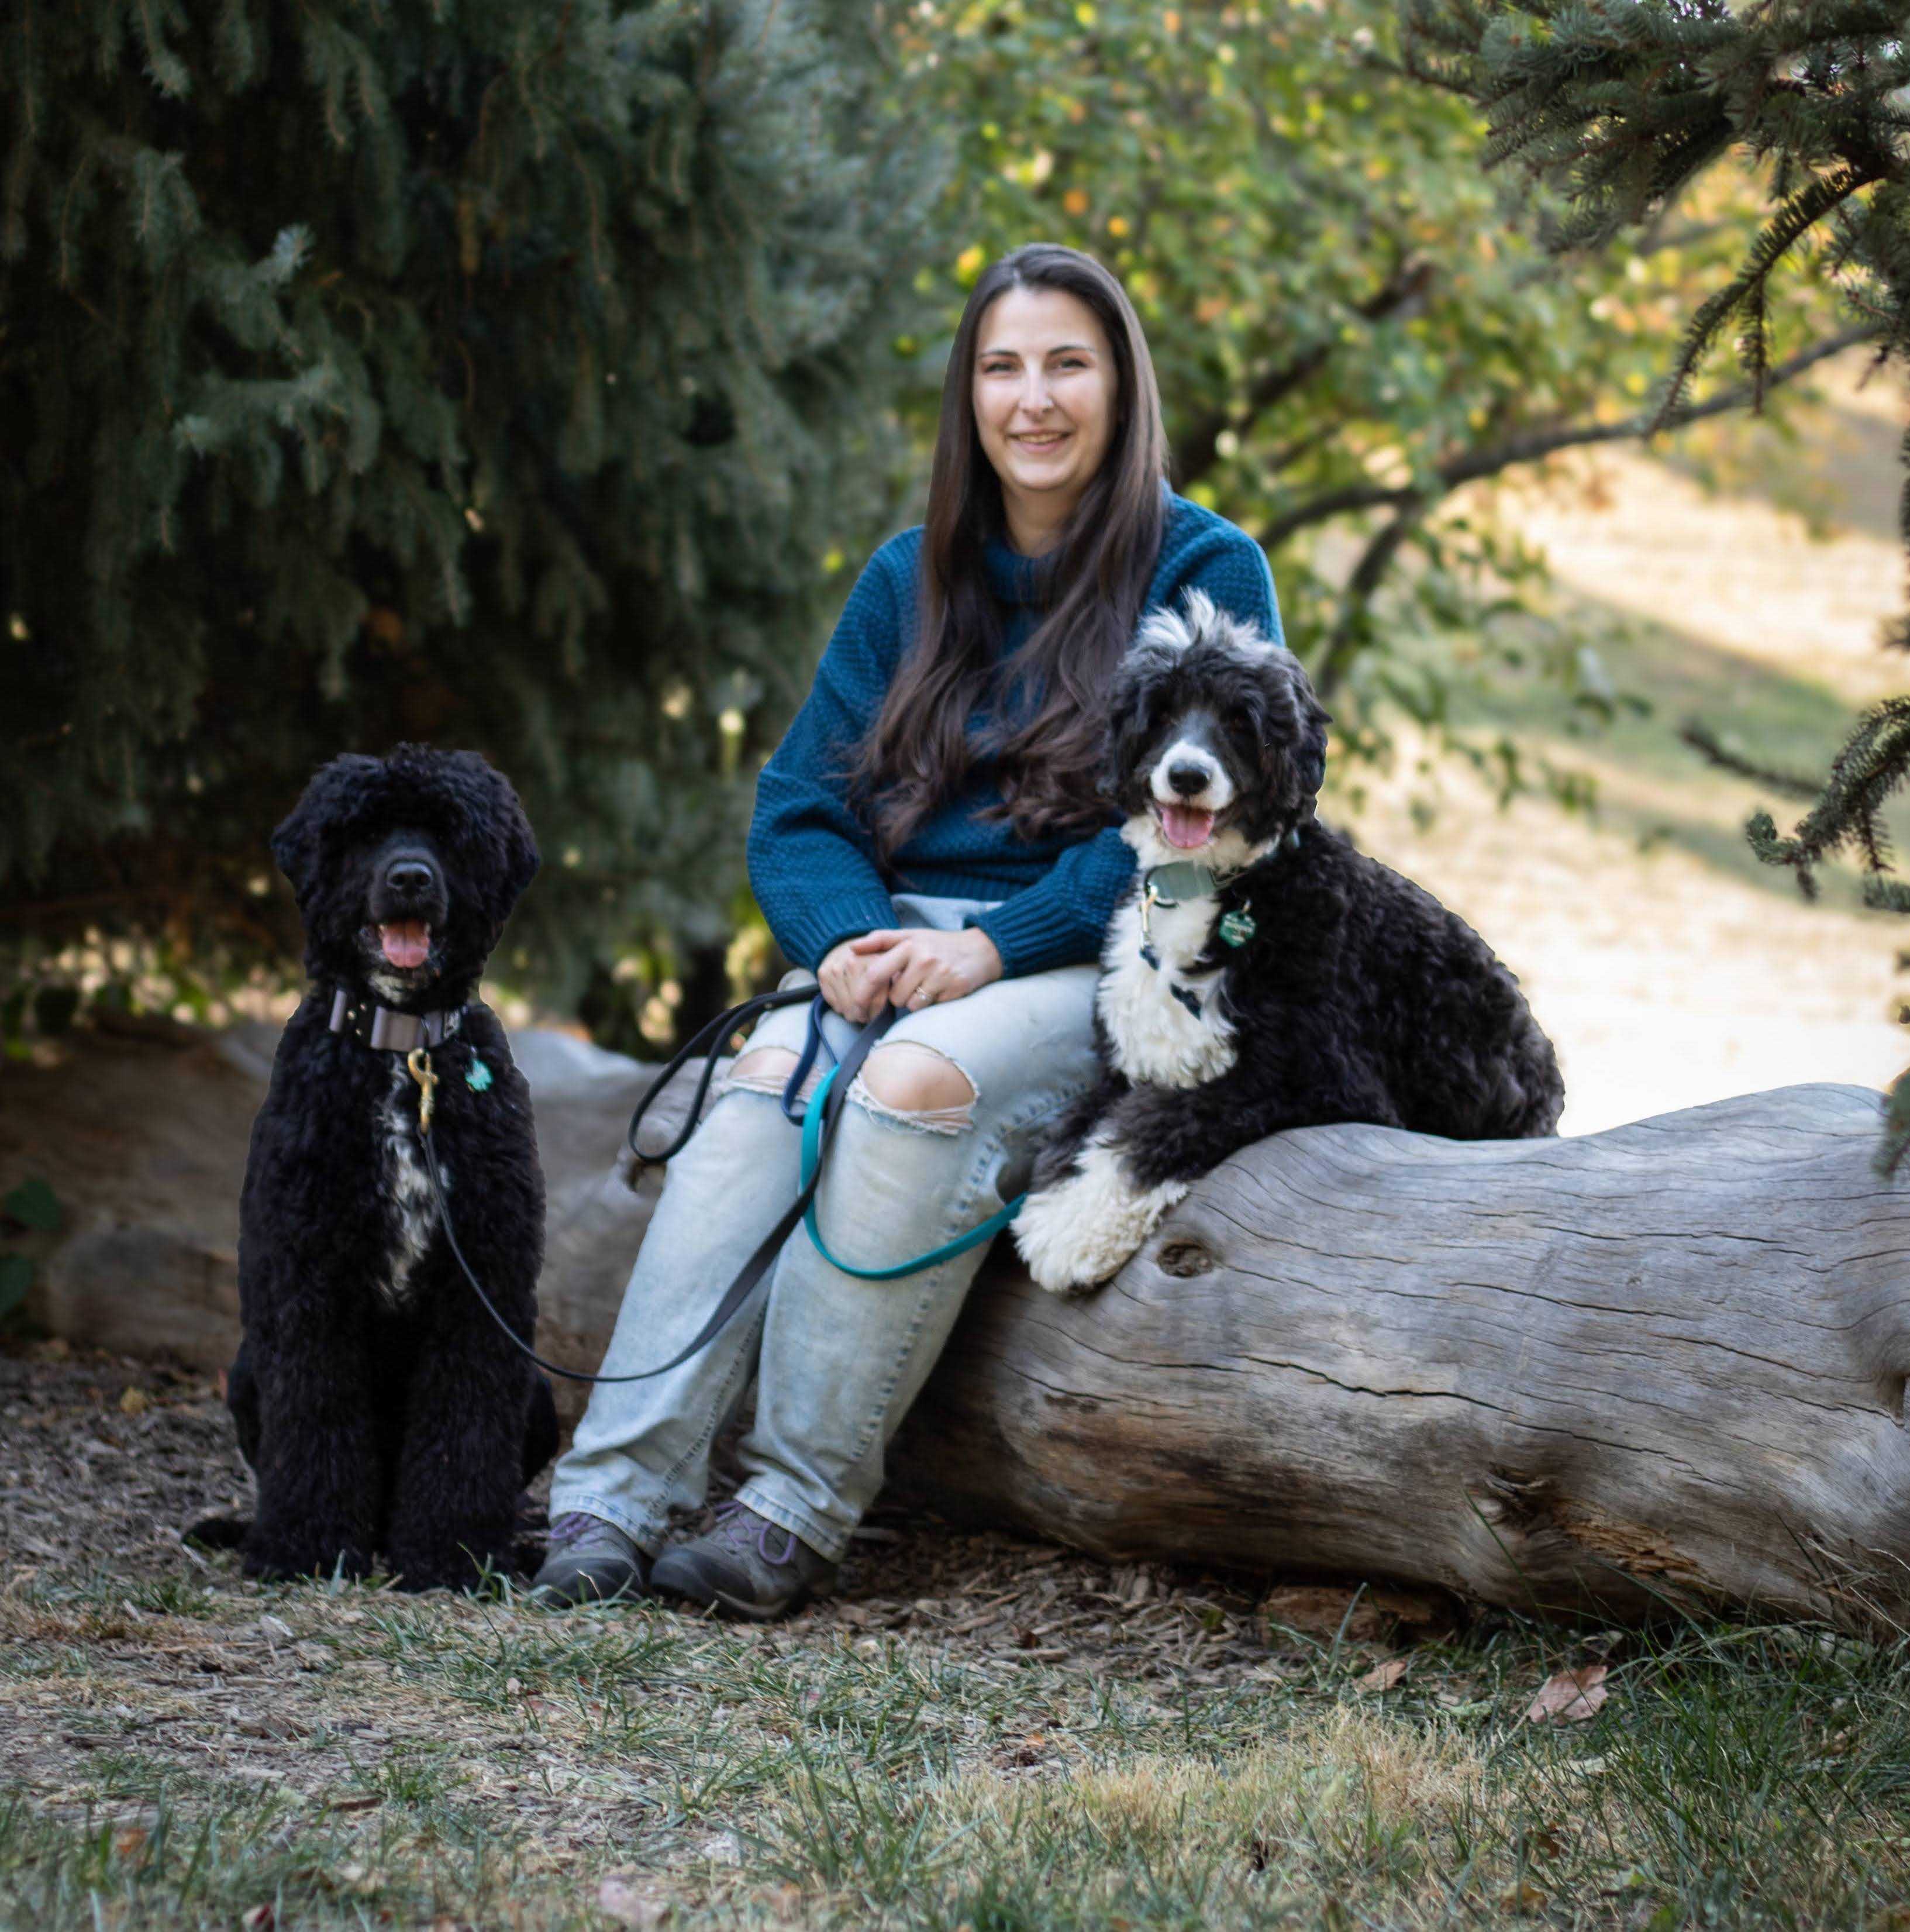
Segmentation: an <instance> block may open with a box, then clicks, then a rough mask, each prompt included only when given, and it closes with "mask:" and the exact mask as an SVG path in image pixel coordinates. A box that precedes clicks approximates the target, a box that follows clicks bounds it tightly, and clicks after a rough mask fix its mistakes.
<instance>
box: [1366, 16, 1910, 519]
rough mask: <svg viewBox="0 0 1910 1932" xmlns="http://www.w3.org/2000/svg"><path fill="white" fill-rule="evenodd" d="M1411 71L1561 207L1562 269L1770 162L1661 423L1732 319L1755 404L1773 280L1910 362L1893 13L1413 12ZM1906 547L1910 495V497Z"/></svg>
mask: <svg viewBox="0 0 1910 1932" xmlns="http://www.w3.org/2000/svg"><path fill="white" fill-rule="evenodd" d="M1404 12H1405V20H1406V27H1407V31H1406V49H1407V53H1408V64H1409V66H1410V68H1411V71H1414V72H1415V73H1417V74H1419V75H1420V76H1421V77H1423V78H1426V79H1429V80H1435V81H1437V82H1438V83H1440V84H1441V85H1442V86H1444V87H1446V88H1448V89H1451V90H1453V92H1456V93H1457V94H1459V95H1461V96H1462V97H1463V98H1468V99H1470V100H1472V101H1476V102H1477V104H1479V105H1480V107H1482V108H1483V110H1485V112H1486V116H1487V119H1488V121H1489V124H1490V127H1491V128H1492V138H1491V139H1490V141H1489V142H1488V144H1487V147H1486V160H1487V162H1488V163H1489V164H1495V163H1500V162H1503V161H1508V160H1516V161H1518V162H1519V163H1522V166H1524V168H1525V170H1526V172H1527V173H1528V175H1529V176H1530V178H1532V179H1533V180H1534V181H1540V182H1543V183H1545V184H1548V185H1549V187H1552V189H1554V190H1556V191H1558V193H1560V194H1561V195H1562V196H1564V201H1565V203H1566V208H1565V212H1564V215H1563V217H1562V218H1561V219H1560V220H1557V221H1556V222H1555V223H1552V225H1551V226H1550V228H1549V233H1548V236H1547V239H1548V241H1549V245H1550V246H1551V247H1552V249H1553V250H1554V251H1555V252H1557V253H1561V254H1563V253H1565V252H1567V251H1572V250H1575V249H1578V248H1583V247H1585V246H1588V245H1603V244H1604V243H1606V242H1609V241H1611V240H1612V239H1614V238H1615V236H1618V235H1620V234H1621V233H1623V232H1624V231H1625V230H1627V229H1631V228H1635V227H1637V226H1642V225H1645V224H1648V223H1651V222H1653V221H1655V220H1657V219H1659V218H1660V217H1662V216H1663V214H1665V213H1666V211H1667V210H1669V209H1670V208H1672V207H1673V206H1675V205H1676V204H1677V203H1678V202H1680V201H1681V199H1685V198H1686V197H1687V196H1689V195H1690V193H1691V191H1692V190H1693V187H1694V184H1696V183H1697V182H1698V181H1699V178H1701V177H1702V176H1703V175H1705V174H1707V173H1708V172H1709V171H1711V169H1714V167H1715V166H1717V164H1718V163H1720V161H1722V160H1724V159H1725V158H1726V157H1727V156H1728V155H1729V154H1732V153H1733V152H1734V151H1744V152H1745V153H1747V154H1750V155H1751V156H1753V157H1755V158H1756V160H1759V161H1760V162H1768V163H1769V172H1768V202H1769V205H1768V208H1767V209H1766V211H1765V215H1764V218H1763V220H1762V224H1761V226H1759V229H1758V231H1757V233H1756V236H1754V238H1753V239H1751V241H1750V244H1749V246H1748V247H1747V248H1745V249H1744V251H1743V253H1742V255H1741V259H1740V260H1739V261H1738V264H1737V266H1736V269H1735V272H1733V273H1732V275H1730V276H1729V278H1727V279H1726V281H1724V282H1723V284H1722V285H1721V286H1720V287H1717V288H1716V289H1714V290H1712V291H1711V293H1710V294H1709V295H1708V296H1707V297H1706V298H1705V300H1704V302H1702V304H1700V305H1699V307H1698V308H1697V310H1696V313H1695V314H1693V316H1692V317H1691V319H1690V323H1689V324H1688V326H1687V329H1686V331H1685V335H1684V341H1683V344H1682V345H1681V347H1680V350H1679V352H1678V355H1677V356H1675V358H1674V359H1672V364H1671V368H1670V373H1669V376H1668V377H1667V378H1666V381H1665V383H1664V384H1663V390H1662V393H1661V398H1660V404H1659V413H1660V419H1661V420H1662V419H1664V418H1666V417H1667V416H1669V414H1670V413H1672V411H1673V410H1675V409H1676V407H1678V404H1679V403H1680V402H1681V401H1682V400H1683V398H1684V394H1685V391H1686V389H1687V386H1688V385H1689V383H1690V380H1691V376H1692V373H1693V370H1694V369H1695V368H1696V366H1697V365H1698V362H1699V359H1701V358H1702V356H1704V355H1705V353H1707V352H1708V350H1710V349H1711V347H1713V345H1714V344H1716V343H1717V341H1719V340H1720V338H1721V337H1722V336H1723V333H1724V331H1725V329H1726V327H1727V326H1728V325H1729V324H1732V323H1736V324H1737V325H1738V330H1739V333H1738V338H1737V350H1738V359H1739V360H1740V362H1741V364H1742V365H1743V367H1744V371H1745V373H1746V374H1747V376H1749V377H1750V378H1751V380H1752V383H1753V402H1754V403H1756V402H1759V401H1762V396H1763V392H1764V386H1765V383H1766V381H1767V380H1768V377H1769V375H1770V371H1771V313H1770V311H1771V302H1772V300H1773V295H1774V291H1773V277H1774V275H1775V274H1776V272H1777V270H1778V269H1780V267H1782V266H1786V265H1787V264H1788V265H1790V266H1793V267H1796V266H1800V256H1801V251H1802V250H1803V249H1804V245H1805V244H1806V243H1807V242H1812V241H1818V242H1822V244H1823V245H1824V250H1825V260H1824V261H1823V262H1822V263H1821V264H1820V265H1819V266H1820V267H1821V268H1822V269H1825V270H1827V271H1828V272H1829V273H1830V274H1831V275H1833V276H1840V277H1842V278H1843V284H1844V291H1845V293H1846V296H1848V297H1849V299H1850V301H1851V302H1852V303H1853V304H1854V305H1855V307H1856V308H1857V310H1858V312H1859V314H1860V315H1861V317H1863V319H1864V323H1865V324H1866V325H1867V332H1869V333H1870V334H1872V335H1874V336H1875V338H1876V341H1877V344H1878V347H1879V353H1880V355H1883V356H1906V355H1910V150H1906V145H1905V139H1904V136H1905V133H1906V129H1910V122H1906V118H1905V115H1904V113H1903V90H1904V89H1905V88H1906V86H1910V40H1906V36H1905V32H1904V25H1905V23H1904V17H1903V9H1902V7H1900V6H1896V5H1890V4H1887V0H1759V4H1756V5H1751V6H1734V5H1729V4H1728V0H1638V3H1635V4H1630V5H1624V6H1615V5H1609V4H1608V5H1586V4H1582V0H1404ZM1903 528H1904V536H1905V540H1906V542H1910V478H1906V484H1905V493H1904V497H1903Z"/></svg>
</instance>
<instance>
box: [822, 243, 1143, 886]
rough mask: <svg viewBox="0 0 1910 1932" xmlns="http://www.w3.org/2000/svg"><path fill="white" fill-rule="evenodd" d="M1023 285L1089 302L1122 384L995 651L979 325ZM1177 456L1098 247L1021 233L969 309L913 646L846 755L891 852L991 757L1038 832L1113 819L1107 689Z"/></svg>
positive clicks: (992, 488) (998, 622) (952, 355)
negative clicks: (1010, 708) (1011, 627)
mask: <svg viewBox="0 0 1910 1932" xmlns="http://www.w3.org/2000/svg"><path fill="white" fill-rule="evenodd" d="M1014 288H1036V289H1060V290H1064V291H1065V292H1066V293H1068V294H1069V295H1071V296H1075V298H1076V299H1078V300H1079V301H1081V302H1084V303H1085V304H1086V305H1087V307H1088V308H1090V309H1091V310H1092V311H1093V312H1094V314H1095V317H1096V319H1097V320H1099V323H1100V324H1101V327H1102V331H1103V332H1104V333H1105V335H1106V336H1107V338H1108V344H1109V345H1110V347H1111V348H1112V350H1113V352H1114V369H1115V376H1116V382H1115V391H1114V427H1113V429H1112V431H1111V434H1110V435H1109V437H1108V449H1107V452H1106V454H1105V455H1104V456H1103V457H1102V461H1101V466H1100V468H1099V469H1098V470H1096V472H1095V474H1094V476H1093V480H1092V481H1090V483H1089V484H1088V486H1087V490H1085V491H1084V493H1083V494H1082V496H1081V501H1080V502H1078V504H1077V505H1075V511H1074V514H1072V516H1071V517H1069V520H1068V522H1067V523H1066V526H1065V527H1064V528H1063V531H1062V532H1061V535H1060V541H1058V542H1057V544H1055V546H1054V548H1053V549H1051V550H1048V551H1047V552H1046V553H1044V555H1043V556H1042V559H1041V573H1042V574H1041V576H1040V577H1039V582H1040V583H1042V585H1044V586H1045V588H1046V591H1047V595H1046V596H1045V598H1044V603H1045V610H1044V611H1043V613H1042V619H1041V621H1040V622H1039V623H1038V624H1037V625H1036V627H1035V629H1034V631H1033V634H1031V635H1030V637H1028V639H1027V641H1026V642H1025V643H1023V644H1022V645H1021V647H1020V648H1019V649H1018V650H1017V651H1016V652H1015V654H1014V655H1013V657H1012V658H1010V659H1009V661H1007V662H1006V664H997V655H998V653H999V652H1000V640H1001V630H1002V616H1001V611H1000V607H998V606H997V603H996V601H995V599H994V596H993V595H992V594H991V592H990V590H989V588H988V576H987V567H986V557H985V550H986V546H987V544H988V539H989V538H991V536H995V535H1000V534H1003V532H1004V531H1005V529H1006V523H1005V520H1004V517H1003V508H1002V497H1001V481H1000V478H999V477H997V475H996V474H995V472H994V466H993V464H991V463H990V462H989V460H988V458H987V456H986V455H985V453H984V452H983V450H982V439H981V436H980V433H979V431H978V430H977V429H976V424H975V395H974V377H975V341H976V336H977V335H979V333H980V331H981V326H982V317H984V316H985V315H986V314H988V309H989V307H990V305H991V304H992V303H993V302H994V300H995V299H996V298H997V296H1000V295H1002V294H1003V293H1006V291H1007V290H1009V289H1014ZM1166 471H1167V436H1166V433H1165V431H1164V430H1163V429H1162V426H1161V397H1160V391H1159V388H1158V386H1156V383H1155V380H1154V365H1153V359H1151V358H1150V356H1149V355H1148V353H1147V338H1145V337H1144V335H1142V334H1141V322H1140V318H1139V317H1137V316H1136V315H1135V312H1134V305H1133V304H1132V302H1129V300H1128V299H1127V293H1126V290H1124V289H1123V288H1122V287H1121V285H1120V283H1119V282H1117V281H1116V280H1115V279H1114V276H1113V275H1111V274H1110V273H1109V272H1108V270H1107V269H1105V268H1103V267H1102V265H1101V264H1100V263H1099V262H1097V261H1096V260H1095V259H1094V257H1093V256H1092V255H1084V254H1081V251H1079V250H1078V249H1075V248H1063V247H1061V246H1060V245H1058V244H1057V243H1054V242H1033V243H1030V245H1028V246H1027V247H1026V248H1018V249H1016V250H1015V251H1014V253H1013V254H1009V255H1004V256H1003V257H1002V258H1001V260H1000V261H998V262H997V263H994V264H993V265H992V266H991V267H989V268H988V269H987V270H985V272H983V274H982V277H981V278H980V280H979V281H977V282H976V284H975V287H974V289H973V292H972V293H970V296H969V298H968V305H967V308H964V310H963V311H962V312H961V327H960V328H959V329H957V330H956V332H955V346H954V347H953V348H952V350H950V352H949V367H948V373H947V374H946V376H945V377H943V382H942V413H941V420H940V425H939V427H938V428H937V432H936V437H935V460H934V467H933V468H932V469H931V471H930V473H929V479H928V516H927V517H926V519H925V523H924V527H923V530H922V601H921V610H920V617H919V629H918V634H917V637H916V643H915V646H914V648H913V649H912V650H911V651H910V653H909V655H908V656H907V658H905V659H904V661H903V663H902V665H901V668H900V669H899V670H898V671H897V673H896V674H895V680H894V682H892V684H891V685H890V686H889V695H888V697H887V699H886V700H885V702H884V703H883V707H882V711H881V714H880V716H878V717H877V719H876V721H875V723H874V726H873V727H871V730H870V731H869V733H868V736H867V737H866V738H865V739H863V741H862V743H861V744H860V745H859V746H858V747H857V748H856V752H855V755H854V758H853V763H852V764H851V767H850V782H851V786H852V789H853V793H854V795H855V796H856V798H857V799H858V801H859V803H860V804H861V805H862V808H863V810H864V811H865V814H866V816H867V817H868V821H869V823H870V826H871V830H872V831H873V832H874V835H875V840H876V844H877V850H879V851H880V852H881V853H882V854H883V856H884V857H887V856H890V855H892V853H894V852H895V850H897V848H898V847H900V846H901V844H904V841H906V840H907V838H908V835H909V834H910V832H912V831H913V829H915V827H916V826H917V825H919V823H921V822H922V819H923V818H925V817H926V816H927V815H928V814H929V813H930V812H931V811H934V808H936V806H937V805H939V804H940V803H941V802H943V800H944V799H947V798H949V796H952V794H953V793H955V791H956V790H958V789H959V787H960V786H961V782H962V781H963V779H964V778H965V777H966V776H967V773H968V771H969V769H970V767H971V766H972V765H973V763H975V761H976V759H977V758H978V757H994V759H995V760H997V763H998V766H999V769H1000V773H1001V781H1002V794H1003V796H1002V802H1001V804H1000V805H999V806H998V807H991V808H990V809H989V811H988V813H987V814H985V816H990V817H1006V818H1008V819H1009V820H1010V821H1011V822H1012V824H1013V825H1014V826H1015V829H1016V830H1017V831H1018V832H1020V833H1021V835H1023V836H1024V837H1025V838H1039V837H1042V836H1052V835H1057V834H1063V833H1066V832H1077V831H1088V830H1092V829H1093V828H1094V827H1095V826H1097V825H1099V823H1102V820H1103V819H1104V817H1105V814H1106V807H1105V804H1104V803H1103V802H1102V800H1101V799H1100V798H1099V796H1098V791H1099V787H1098V784H1097V771H1098V767H1099V761H1100V751H1101V732H1102V718H1101V715H1100V700H1101V698H1102V694H1103V692H1104V691H1105V688H1106V686H1107V684H1108V679H1109V678H1110V676H1111V675H1112V673H1113V672H1114V667H1115V665H1116V664H1118V663H1119V661H1120V658H1121V655H1122V653H1123V651H1124V650H1125V649H1126V646H1127V644H1128V641H1129V639H1130V638H1131V637H1132V636H1133V634H1134V627H1135V624H1136V623H1137V622H1138V621H1139V619H1140V616H1141V604H1142V602H1143V601H1144V598H1146V596H1147V585H1148V582H1149V580H1150V578H1151V577H1152V576H1153V571H1154V565H1155V563H1156V559H1158V557H1159V553H1160V547H1161V532H1162V526H1163V525H1164V523H1165V520H1166V517H1165V507H1164V505H1163V502H1162V489H1161V483H1162V478H1163V477H1164V476H1165V474H1166ZM1021 693H1027V694H1030V696H1031V700H1032V702H1033V706H1034V708H1033V710H1032V712H1029V711H1027V709H1026V707H1025V706H1024V710H1023V712H1022V714H1021V715H1003V718H1002V720H1001V721H1000V723H999V724H997V725H996V726H995V727H994V728H993V730H991V733H990V734H989V735H988V736H986V737H976V738H971V737H970V736H969V733H968V731H967V722H968V719H969V718H970V715H972V713H973V711H974V709H975V708H976V706H977V705H978V704H980V703H982V702H983V701H984V700H986V699H987V698H988V697H990V696H991V694H992V695H995V696H997V697H1002V698H1004V699H1005V698H1006V697H1007V696H1008V695H1009V694H1021Z"/></svg>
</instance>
